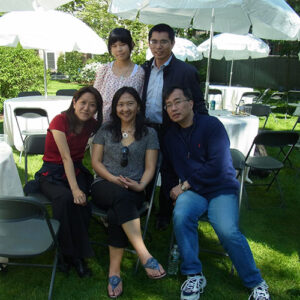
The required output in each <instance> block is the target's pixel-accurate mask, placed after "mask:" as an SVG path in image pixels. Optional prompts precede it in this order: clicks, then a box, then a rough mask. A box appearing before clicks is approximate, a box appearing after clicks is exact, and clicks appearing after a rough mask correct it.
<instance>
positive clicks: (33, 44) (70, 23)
mask: <svg viewBox="0 0 300 300" xmlns="http://www.w3.org/2000/svg"><path fill="white" fill-rule="evenodd" d="M18 43H20V44H21V46H22V47H23V48H25V49H40V50H44V66H45V75H46V65H45V63H46V61H45V51H64V52H71V51H79V52H83V53H93V54H103V53H105V52H107V47H106V44H105V42H104V41H103V40H102V39H101V38H100V37H99V36H98V35H97V33H96V32H94V31H93V30H92V29H91V28H90V27H89V26H87V25H86V24H85V23H83V22H82V21H80V20H79V19H77V18H75V17H73V16H72V15H70V14H67V13H63V12H60V11H25V12H10V13H7V14H5V15H3V16H2V17H1V18H0V46H9V47H16V46H17V45H18ZM45 94H47V81H46V79H45Z"/></svg>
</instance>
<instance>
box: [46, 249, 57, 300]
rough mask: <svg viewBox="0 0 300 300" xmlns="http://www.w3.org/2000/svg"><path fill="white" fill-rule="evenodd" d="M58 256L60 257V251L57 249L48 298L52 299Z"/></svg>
mask: <svg viewBox="0 0 300 300" xmlns="http://www.w3.org/2000/svg"><path fill="white" fill-rule="evenodd" d="M57 258H58V251H57V250H56V253H55V258H54V262H53V268H52V274H51V282H50V287H49V293H48V300H51V298H52V292H53V285H54V280H55V274H56V267H57V260H58V259H57Z"/></svg>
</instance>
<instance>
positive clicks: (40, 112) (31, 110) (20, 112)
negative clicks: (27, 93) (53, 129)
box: [14, 107, 49, 145]
mask: <svg viewBox="0 0 300 300" xmlns="http://www.w3.org/2000/svg"><path fill="white" fill-rule="evenodd" d="M14 115H15V119H16V123H17V127H18V130H19V133H20V137H21V140H22V142H23V145H24V138H23V134H22V129H21V126H20V123H19V117H21V118H25V119H37V118H46V120H47V123H48V125H49V118H48V113H47V111H46V110H44V109H42V108H36V107H18V108H15V110H14Z"/></svg>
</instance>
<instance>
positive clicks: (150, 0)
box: [109, 0, 300, 99]
mask: <svg viewBox="0 0 300 300" xmlns="http://www.w3.org/2000/svg"><path fill="white" fill-rule="evenodd" d="M109 11H110V12H111V13H113V14H115V15H117V16H120V17H122V18H126V19H130V20H134V19H135V18H136V16H137V15H139V20H140V21H141V22H143V23H146V24H157V23H167V24H169V25H170V26H172V27H176V28H188V27H190V26H192V27H193V28H195V29H202V30H210V40H211V43H212V37H213V32H214V31H216V32H229V33H236V34H246V33H248V32H250V29H251V30H252V33H253V34H254V35H255V36H258V37H260V38H264V39H273V40H300V17H299V16H298V15H297V14H296V12H295V11H294V10H293V9H292V8H291V7H290V6H289V5H288V4H287V3H286V2H285V1H284V0H247V1H246V0H189V1H187V0H185V1H183V0H127V1H123V0H112V2H111V4H110V7H109ZM210 63H211V50H210V55H209V58H208V63H207V78H206V87H205V99H207V95H208V86H209V76H210Z"/></svg>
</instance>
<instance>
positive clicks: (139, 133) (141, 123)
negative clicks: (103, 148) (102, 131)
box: [106, 86, 148, 142]
mask: <svg viewBox="0 0 300 300" xmlns="http://www.w3.org/2000/svg"><path fill="white" fill-rule="evenodd" d="M125 93H128V94H130V95H131V96H132V97H133V98H134V100H135V101H136V103H137V105H138V107H139V110H138V112H137V114H136V117H135V132H134V138H135V140H137V141H138V140H140V139H141V138H142V137H143V136H144V135H147V133H148V129H147V126H146V125H145V106H144V103H143V102H142V100H141V97H140V96H139V94H138V92H137V91H136V89H134V88H133V87H128V86H123V87H121V88H120V89H118V90H117V91H116V93H115V94H114V97H113V100H112V105H111V113H110V117H111V121H110V122H109V123H108V124H107V127H106V128H107V129H108V130H111V131H112V136H113V141H114V142H120V141H121V140H122V131H121V120H120V118H119V117H118V115H117V105H118V102H119V100H120V98H121V96H122V95H124V94H125Z"/></svg>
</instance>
